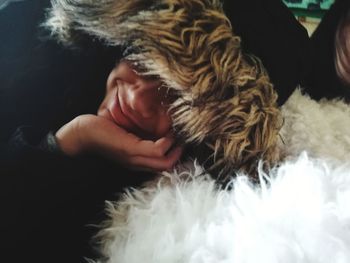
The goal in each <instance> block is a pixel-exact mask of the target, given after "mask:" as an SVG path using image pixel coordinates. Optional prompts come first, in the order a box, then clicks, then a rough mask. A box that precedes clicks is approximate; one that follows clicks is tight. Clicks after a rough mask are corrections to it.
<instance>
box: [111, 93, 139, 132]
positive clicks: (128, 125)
mask: <svg viewBox="0 0 350 263" xmlns="http://www.w3.org/2000/svg"><path fill="white" fill-rule="evenodd" d="M108 108H109V112H110V114H111V117H112V118H113V120H114V122H115V123H116V124H117V125H119V126H121V127H122V128H124V129H126V130H128V131H130V132H138V131H140V128H139V126H138V125H137V124H136V123H135V122H134V121H133V120H132V118H130V117H129V116H128V115H127V114H126V113H124V112H123V110H122V106H121V103H120V100H119V96H118V92H117V94H116V95H115V97H114V99H113V101H112V102H111V104H110V106H109V107H108Z"/></svg>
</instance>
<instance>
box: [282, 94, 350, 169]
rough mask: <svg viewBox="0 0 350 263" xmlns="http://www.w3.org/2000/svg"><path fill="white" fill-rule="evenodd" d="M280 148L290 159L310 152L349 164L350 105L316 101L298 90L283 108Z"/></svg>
mask: <svg viewBox="0 0 350 263" xmlns="http://www.w3.org/2000/svg"><path fill="white" fill-rule="evenodd" d="M282 114H283V116H284V126H283V128H282V130H281V136H282V139H283V141H284V145H282V146H281V148H282V150H283V151H284V155H285V156H287V157H289V158H290V157H291V156H296V155H299V154H300V152H302V151H307V152H308V154H309V155H310V156H312V157H316V158H322V159H332V160H333V161H335V160H337V161H339V162H349V161H350V106H349V105H348V104H346V103H344V102H343V101H342V100H340V99H338V100H322V101H320V102H316V101H315V100H312V99H311V98H310V97H309V96H307V95H303V94H302V92H301V90H300V89H297V90H296V91H295V92H294V93H293V94H292V96H291V97H290V98H289V100H288V101H287V103H286V104H285V105H284V106H283V107H282Z"/></svg>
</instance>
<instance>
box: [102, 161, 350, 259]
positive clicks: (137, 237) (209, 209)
mask: <svg viewBox="0 0 350 263" xmlns="http://www.w3.org/2000/svg"><path fill="white" fill-rule="evenodd" d="M200 170H201V169H200V168H199V167H196V171H195V172H194V174H193V176H194V177H195V179H194V180H191V181H187V182H182V181H180V182H178V183H176V184H174V185H173V186H167V187H155V188H150V187H148V188H146V189H144V190H135V191H134V192H133V193H129V194H128V195H127V196H126V198H125V199H124V201H122V202H121V203H119V204H117V207H114V206H112V205H110V206H109V210H110V214H111V216H112V219H113V216H116V217H118V213H117V211H118V209H119V207H118V206H127V207H128V209H127V210H125V211H127V214H126V215H127V220H126V221H123V222H118V220H115V221H114V224H112V225H111V226H110V227H109V228H108V229H105V231H106V232H108V234H109V235H110V236H113V237H114V238H113V239H111V240H110V241H109V242H106V243H105V248H104V252H105V253H106V254H107V255H108V257H109V260H108V261H107V262H110V263H116V262H118V263H122V262H128V263H132V262H169V263H170V262H193V263H194V262H235V263H241V262H242V263H243V262H244V263H250V262H251V263H256V262H260V263H262V262H266V263H275V262H283V263H288V262H291V263H295V262H299V263H304V262H305V263H306V262H313V263H318V262H320V263H321V262H327V263H332V262H337V263H343V262H350V210H349V209H348V204H349V202H350V172H349V166H347V167H346V166H344V167H341V168H339V167H338V168H334V167H332V166H327V165H326V164H325V163H323V162H320V161H317V160H310V159H308V158H307V156H306V155H302V156H301V157H300V158H299V160H297V161H296V162H287V163H285V164H284V165H282V166H281V167H280V168H279V169H277V170H275V171H273V172H271V174H270V177H269V179H268V180H269V184H268V185H262V187H261V188H256V187H254V186H253V185H252V184H251V183H250V182H249V180H248V179H247V177H244V176H242V177H238V178H237V179H236V180H234V181H233V190H232V191H228V190H218V189H216V186H215V182H214V181H213V180H211V179H208V178H204V177H201V176H196V175H197V174H198V173H199V172H200ZM335 175H336V176H335ZM171 176H172V177H173V178H178V175H177V174H173V175H171ZM145 197H147V198H145Z"/></svg>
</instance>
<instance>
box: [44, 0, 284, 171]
mask: <svg viewBox="0 0 350 263" xmlns="http://www.w3.org/2000/svg"><path fill="white" fill-rule="evenodd" d="M46 25H47V26H48V27H49V28H50V29H51V32H52V34H53V35H54V36H56V37H57V38H58V39H59V41H61V42H63V43H66V44H70V43H73V42H74V41H75V40H76V39H77V36H79V34H81V32H83V33H85V34H86V33H87V34H89V35H91V36H93V37H97V38H100V39H102V40H104V41H106V42H107V44H108V45H123V46H131V47H132V50H133V52H132V53H131V54H129V55H128V58H127V59H130V60H132V61H137V62H138V63H140V64H141V66H142V67H143V68H145V69H146V72H145V73H144V74H151V75H158V76H159V77H160V78H161V79H162V81H163V82H164V85H166V86H167V87H168V88H169V89H171V90H174V91H176V93H177V94H178V99H177V100H176V101H175V102H174V103H173V105H172V106H171V108H170V112H171V114H172V118H173V123H174V128H175V130H176V131H177V133H178V134H179V135H180V136H181V137H182V138H183V140H184V141H185V142H187V143H194V144H195V145H199V146H203V145H205V147H206V148H207V149H210V151H209V152H210V153H209V155H210V156H207V157H209V158H208V160H211V161H208V162H207V163H210V164H214V166H212V167H211V168H213V167H215V166H220V170H221V171H222V174H225V175H226V174H227V173H228V172H232V169H235V170H245V171H248V172H252V171H253V170H255V168H256V164H257V159H259V158H263V159H264V160H266V162H267V163H270V162H272V161H274V160H276V159H277V152H276V142H277V139H278V131H279V129H280V126H281V118H280V111H279V109H278V108H277V103H276V100H277V93H276V92H275V91H274V89H273V87H272V84H271V83H270V81H269V77H268V75H267V73H266V71H265V69H264V67H263V66H262V64H261V62H260V60H259V59H257V58H255V57H254V56H251V55H247V54H244V53H243V52H242V50H241V43H240V38H239V37H238V36H236V35H234V34H233V32H232V28H231V24H230V21H229V19H228V18H227V17H226V15H225V14H224V12H223V9H222V4H221V2H220V1H217V0H153V1H151V0H103V1H102V0H101V1H94V0H53V1H52V8H51V10H50V13H49V17H48V20H47V23H46Z"/></svg>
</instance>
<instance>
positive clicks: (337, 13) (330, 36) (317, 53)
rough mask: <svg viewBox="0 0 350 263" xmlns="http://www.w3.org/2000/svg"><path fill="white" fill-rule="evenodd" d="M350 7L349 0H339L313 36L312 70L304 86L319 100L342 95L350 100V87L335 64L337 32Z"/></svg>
mask: <svg viewBox="0 0 350 263" xmlns="http://www.w3.org/2000/svg"><path fill="white" fill-rule="evenodd" d="M349 9H350V1H349V0H337V1H336V2H335V3H334V4H333V5H332V7H331V8H330V10H329V11H328V12H327V13H326V14H325V16H324V17H323V19H322V21H321V23H320V25H319V26H318V27H317V29H316V31H315V32H314V34H313V35H312V37H311V45H312V51H313V52H312V71H311V73H310V75H309V76H308V77H307V78H306V81H305V83H304V84H305V85H304V86H305V91H306V92H307V93H308V94H309V95H310V96H311V97H312V98H315V99H317V100H319V99H321V98H329V99H332V98H337V97H342V98H345V99H346V100H347V101H350V88H349V87H346V86H344V85H343V83H342V82H341V81H340V79H339V78H338V76H337V74H336V69H335V64H334V54H335V49H334V39H335V33H336V30H337V26H338V23H339V21H340V20H341V18H342V17H343V16H344V15H345V14H346V13H347V11H348V10H349Z"/></svg>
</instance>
